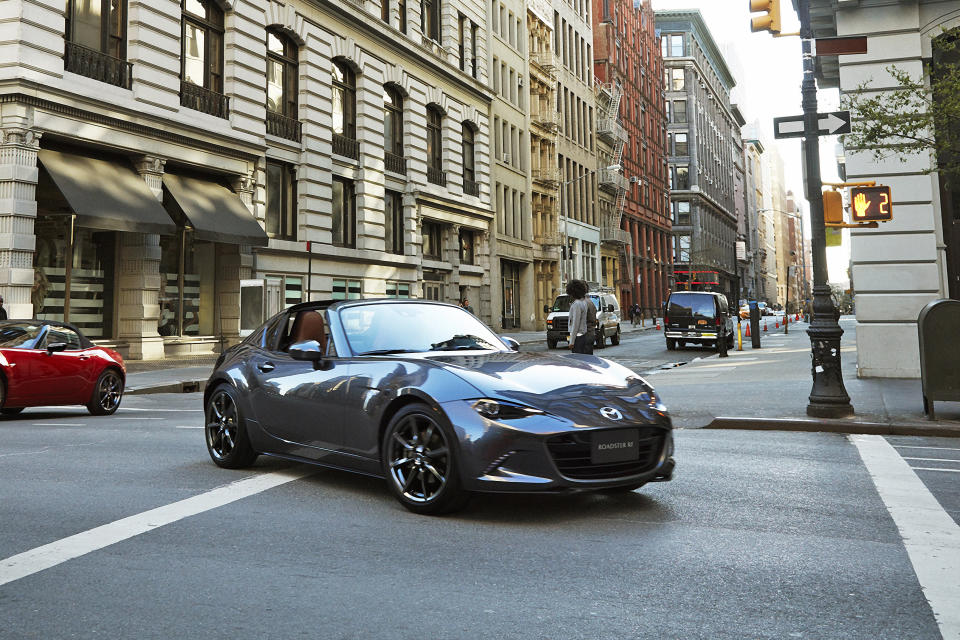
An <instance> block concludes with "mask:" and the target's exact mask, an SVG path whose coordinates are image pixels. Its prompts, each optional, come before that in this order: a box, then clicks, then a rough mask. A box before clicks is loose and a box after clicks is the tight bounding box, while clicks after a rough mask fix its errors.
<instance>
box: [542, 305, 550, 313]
mask: <svg viewBox="0 0 960 640" xmlns="http://www.w3.org/2000/svg"><path fill="white" fill-rule="evenodd" d="M543 312H544V313H550V305H548V304H545V305H543Z"/></svg>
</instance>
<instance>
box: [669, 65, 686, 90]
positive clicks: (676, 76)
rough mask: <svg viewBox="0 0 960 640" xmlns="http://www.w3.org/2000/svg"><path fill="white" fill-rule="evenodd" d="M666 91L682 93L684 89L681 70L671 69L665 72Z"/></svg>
mask: <svg viewBox="0 0 960 640" xmlns="http://www.w3.org/2000/svg"><path fill="white" fill-rule="evenodd" d="M667 74H668V76H667V79H668V83H667V89H668V90H669V91H683V87H684V81H683V79H684V75H683V69H682V68H678V67H673V68H670V69H668V70H667Z"/></svg>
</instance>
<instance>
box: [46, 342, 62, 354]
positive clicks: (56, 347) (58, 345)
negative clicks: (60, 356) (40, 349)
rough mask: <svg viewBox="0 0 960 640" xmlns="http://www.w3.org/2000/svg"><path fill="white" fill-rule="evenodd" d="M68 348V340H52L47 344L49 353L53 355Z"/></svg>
mask: <svg viewBox="0 0 960 640" xmlns="http://www.w3.org/2000/svg"><path fill="white" fill-rule="evenodd" d="M66 348H67V343H66V342H51V343H50V344H48V345H47V355H51V354H53V353H54V352H56V351H65V350H66Z"/></svg>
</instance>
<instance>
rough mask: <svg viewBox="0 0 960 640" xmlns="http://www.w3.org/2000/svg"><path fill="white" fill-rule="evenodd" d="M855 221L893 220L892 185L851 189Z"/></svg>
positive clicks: (851, 203)
mask: <svg viewBox="0 0 960 640" xmlns="http://www.w3.org/2000/svg"><path fill="white" fill-rule="evenodd" d="M850 208H851V209H852V210H853V216H852V217H853V222H887V221H889V220H893V206H892V204H891V203H890V187H887V186H877V187H853V188H851V189H850Z"/></svg>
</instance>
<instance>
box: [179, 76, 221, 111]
mask: <svg viewBox="0 0 960 640" xmlns="http://www.w3.org/2000/svg"><path fill="white" fill-rule="evenodd" d="M180 105H181V106H184V107H186V108H188V109H193V110H194V111H202V112H203V113H209V114H210V115H212V116H216V117H217V118H226V117H228V116H229V115H230V99H229V98H228V97H227V96H225V95H223V94H222V93H217V92H216V91H210V90H209V89H204V88H203V87H200V86H197V85H195V84H193V83H192V82H183V81H181V82H180Z"/></svg>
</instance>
